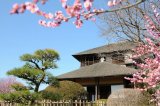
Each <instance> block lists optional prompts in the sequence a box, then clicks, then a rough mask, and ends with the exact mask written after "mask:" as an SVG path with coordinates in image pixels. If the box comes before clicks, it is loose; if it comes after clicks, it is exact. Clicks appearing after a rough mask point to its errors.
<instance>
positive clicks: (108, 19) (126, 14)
mask: <svg viewBox="0 0 160 106" xmlns="http://www.w3.org/2000/svg"><path fill="white" fill-rule="evenodd" d="M134 1H135V0H128V2H126V3H127V5H129V4H131V3H132V2H134ZM126 3H125V4H124V3H121V5H120V6H123V5H126ZM153 3H155V4H157V3H158V0H154V2H153ZM150 6H151V5H150V2H148V1H145V2H144V3H141V4H140V5H136V6H134V7H132V8H127V9H123V10H119V11H115V12H111V13H106V14H103V15H101V16H100V17H99V19H100V23H98V26H99V28H100V31H101V34H102V35H103V36H105V37H106V38H107V39H108V40H109V39H110V40H116V41H119V40H128V41H132V42H144V37H150V38H151V36H149V34H147V32H146V28H145V23H146V22H145V19H144V15H146V14H147V15H148V16H150V17H151V19H154V18H153V17H154V14H153V10H152V9H151V7H150ZM157 6H159V5H158V4H157ZM155 24H156V23H155ZM157 25H158V24H157ZM157 27H158V29H159V26H157Z"/></svg>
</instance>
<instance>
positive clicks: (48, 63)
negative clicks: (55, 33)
mask: <svg viewBox="0 0 160 106" xmlns="http://www.w3.org/2000/svg"><path fill="white" fill-rule="evenodd" d="M20 59H21V60H22V61H24V62H26V63H25V65H24V66H22V67H20V68H14V69H12V70H10V71H8V72H7V74H8V75H13V76H16V77H18V78H20V79H23V80H25V81H27V83H28V88H29V90H33V91H34V92H38V91H39V87H40V85H41V84H49V85H55V84H56V83H57V80H56V78H55V77H53V76H52V74H50V73H48V72H47V70H48V69H55V68H57V65H56V64H55V62H56V61H57V60H59V54H58V53H57V52H56V51H55V50H52V49H45V50H37V51H35V52H34V54H24V55H22V56H21V57H20Z"/></svg>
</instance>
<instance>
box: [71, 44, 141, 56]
mask: <svg viewBox="0 0 160 106" xmlns="http://www.w3.org/2000/svg"><path fill="white" fill-rule="evenodd" d="M137 44H138V43H134V42H130V41H120V42H115V43H111V44H106V45H103V46H100V47H95V48H92V49H89V50H85V51H82V52H79V53H76V54H74V55H73V56H76V55H84V54H97V53H109V52H114V51H120V50H122V51H123V50H129V49H130V50H131V49H133V48H134V47H135V46H137Z"/></svg>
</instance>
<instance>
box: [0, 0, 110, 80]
mask: <svg viewBox="0 0 160 106" xmlns="http://www.w3.org/2000/svg"><path fill="white" fill-rule="evenodd" d="M20 1H22V0H3V1H2V0H1V1H0V10H1V11H0V49H1V50H0V75H1V76H0V78H3V77H6V72H7V71H8V70H10V69H13V68H15V67H20V66H22V65H23V64H24V63H23V62H22V61H20V60H19V57H20V56H21V55H23V54H25V53H33V52H34V51H35V50H37V49H45V48H51V49H55V50H57V51H58V52H59V54H60V60H59V61H58V62H57V64H58V67H59V68H58V69H55V70H52V73H53V74H54V75H59V74H62V73H65V72H68V71H72V70H74V69H77V68H79V62H78V61H77V60H76V59H74V58H73V57H72V54H75V53H77V52H81V51H84V50H87V49H90V48H94V47H98V46H101V45H104V44H106V43H107V42H106V40H105V38H103V37H100V36H99V35H100V31H99V29H98V28H97V26H96V25H95V23H93V22H85V23H84V25H83V27H82V28H80V29H77V28H75V26H74V25H73V24H72V22H69V23H65V24H63V25H62V26H60V27H58V28H55V29H53V28H44V27H42V26H39V25H38V20H39V19H41V17H38V16H36V15H32V14H30V13H29V12H27V13H25V14H22V15H10V14H9V11H10V9H11V6H12V4H13V3H14V2H20ZM53 5H54V4H53ZM57 8H59V7H57ZM48 9H49V10H51V9H52V8H51V6H49V8H48Z"/></svg>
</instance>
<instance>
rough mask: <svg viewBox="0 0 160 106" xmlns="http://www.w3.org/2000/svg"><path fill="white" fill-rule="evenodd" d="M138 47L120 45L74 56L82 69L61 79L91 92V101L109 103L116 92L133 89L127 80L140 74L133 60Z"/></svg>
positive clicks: (112, 45)
mask: <svg viewBox="0 0 160 106" xmlns="http://www.w3.org/2000/svg"><path fill="white" fill-rule="evenodd" d="M136 45H137V44H135V43H132V42H119V43H114V44H109V45H105V46H101V47H97V48H93V49H90V50H86V51H83V52H80V53H77V54H74V55H73V57H74V58H76V59H77V60H78V61H79V62H80V64H81V67H80V68H79V69H77V70H74V71H71V72H68V73H65V74H62V75H59V76H58V79H59V80H71V81H74V82H77V83H79V84H81V85H83V86H84V87H85V88H86V90H87V91H88V99H89V100H97V99H106V98H108V96H109V95H110V94H111V92H113V91H115V90H116V89H122V88H126V87H131V84H130V83H129V81H127V80H125V79H124V77H131V75H132V74H133V73H134V72H136V69H135V66H134V64H133V61H132V59H131V58H130V57H131V56H132V53H133V51H132V49H133V48H134V47H135V46H136Z"/></svg>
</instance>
